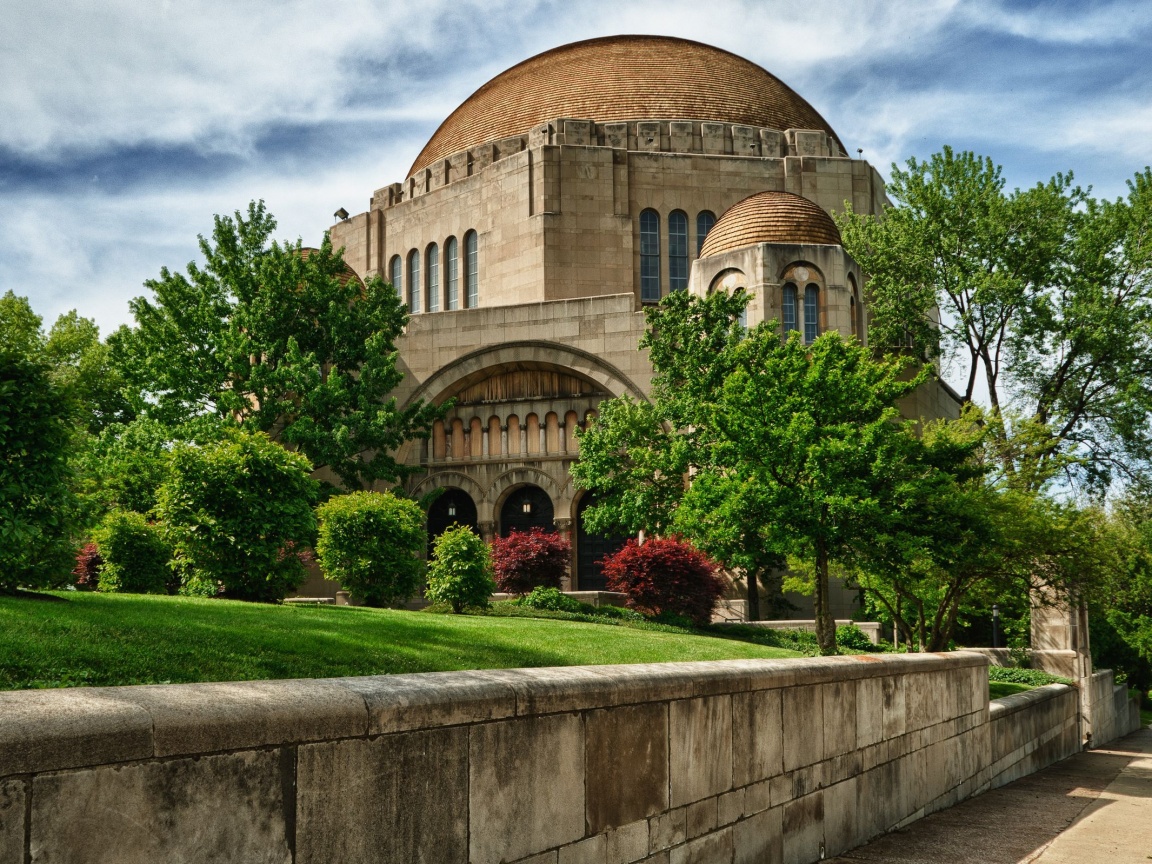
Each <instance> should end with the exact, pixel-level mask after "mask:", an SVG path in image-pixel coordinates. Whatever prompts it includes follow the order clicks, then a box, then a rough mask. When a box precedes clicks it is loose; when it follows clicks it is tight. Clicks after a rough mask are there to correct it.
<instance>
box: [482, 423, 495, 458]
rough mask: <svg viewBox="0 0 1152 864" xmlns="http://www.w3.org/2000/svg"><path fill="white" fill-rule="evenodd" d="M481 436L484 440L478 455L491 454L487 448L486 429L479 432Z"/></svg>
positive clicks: (486, 455) (485, 455)
mask: <svg viewBox="0 0 1152 864" xmlns="http://www.w3.org/2000/svg"><path fill="white" fill-rule="evenodd" d="M481 437H482V438H483V441H484V449H482V450H481V451H480V455H481V456H484V457H488V456H491V455H492V451H491V450H489V449H488V445H489V441H488V430H487V429H485V430H484V431H483V433H481Z"/></svg>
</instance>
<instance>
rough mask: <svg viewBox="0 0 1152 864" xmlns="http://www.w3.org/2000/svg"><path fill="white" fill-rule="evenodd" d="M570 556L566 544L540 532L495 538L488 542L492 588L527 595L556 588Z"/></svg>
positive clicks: (534, 530)
mask: <svg viewBox="0 0 1152 864" xmlns="http://www.w3.org/2000/svg"><path fill="white" fill-rule="evenodd" d="M571 555H572V545H571V544H570V543H569V542H568V541H567V540H565V539H564V538H563V537H561V536H560V535H559V534H555V533H552V532H550V531H545V530H544V529H543V528H533V529H531V530H530V531H513V532H512V533H511V534H509V535H508V536H507V537H497V538H496V539H494V540H493V541H492V566H493V568H494V569H495V571H496V585H497V586H498V587H499V588H500V590H501V591H506V592H508V593H509V594H527V593H528V592H529V591H531V590H532V589H533V588H536V587H544V588H559V587H560V580H561V578H563V576H564V574H565V573H566V572H567V570H568V562H569V560H570V558H571Z"/></svg>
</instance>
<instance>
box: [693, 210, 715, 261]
mask: <svg viewBox="0 0 1152 864" xmlns="http://www.w3.org/2000/svg"><path fill="white" fill-rule="evenodd" d="M715 224H716V214H715V213H713V212H712V211H711V210H701V211H700V212H699V213H698V214H696V257H697V258H699V257H700V250H701V249H703V248H704V238H705V237H707V236H708V232H709V231H711V230H712V226H713V225H715Z"/></svg>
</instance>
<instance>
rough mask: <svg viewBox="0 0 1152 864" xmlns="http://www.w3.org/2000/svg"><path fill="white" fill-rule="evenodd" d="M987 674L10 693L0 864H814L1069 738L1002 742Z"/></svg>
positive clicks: (737, 668) (881, 660) (412, 679)
mask: <svg viewBox="0 0 1152 864" xmlns="http://www.w3.org/2000/svg"><path fill="white" fill-rule="evenodd" d="M985 664H986V660H985V659H984V658H983V657H981V656H978V655H973V654H963V653H956V654H951V655H901V656H893V655H888V656H883V657H878V656H875V655H872V656H864V657H837V658H826V659H802V660H779V661H768V660H763V661H751V660H747V661H727V662H716V663H675V664H650V665H636V666H604V667H575V668H563V669H521V670H501V671H476V672H459V673H434V674H423V675H398V676H382V677H370V678H347V679H330V680H301V681H270V682H249V683H239V684H198V685H174V686H149V687H122V688H91V689H73V690H53V691H43V690H42V691H22V692H11V693H0V864H24V862H26V861H33V862H36V861H52V862H81V861H83V862H86V864H99V862H116V864H134V862H156V861H236V862H245V864H248V862H324V864H330V862H341V864H355V862H368V861H373V862H375V861H401V862H439V864H453V862H459V864H464V862H472V864H498V862H525V864H527V862H532V864H580V862H595V864H626V862H636V861H647V862H659V864H689V862H726V864H734V862H752V861H755V862H777V861H788V862H809V861H816V860H818V859H819V858H820V857H821V856H829V857H830V856H832V855H835V854H837V853H838V852H841V851H843V850H846V849H849V848H851V847H853V846H856V845H858V844H860V843H863V842H865V841H866V840H868V839H869V838H871V837H873V836H875V835H877V834H880V833H882V832H884V831H887V830H890V829H891V828H893V827H896V826H898V825H900V824H903V823H906V822H908V821H911V820H913V819H916V818H919V817H920V816H922V815H924V814H926V813H928V812H932V811H934V810H937V809H940V808H943V807H947V806H950V805H951V804H953V803H955V802H957V801H959V800H961V799H963V798H965V797H967V796H969V795H971V794H974V793H977V792H979V791H981V790H982V789H984V788H987V787H988V786H989V785H990V783H991V782H992V781H993V780H994V779H998V778H1000V777H1002V776H1004V775H1005V773H1006V772H1005V769H1003V767H1002V766H1000V762H1003V761H1004V760H1005V759H1010V760H1011V757H1013V756H1014V754H1016V753H1017V752H1019V751H1021V750H1028V748H1029V743H1028V741H1027V740H1025V739H1027V737H1028V735H1030V734H1033V731H1032V730H1039V729H1041V728H1042V729H1044V730H1047V729H1049V728H1050V727H1051V722H1050V719H1051V718H1048V717H1047V715H1045V718H1046V719H1044V720H1042V721H1039V723H1038V724H1037V723H1033V722H1032V721H1031V720H1028V721H1027V722H1025V718H1027V717H1029V716H1030V715H1031V714H1032V713H1033V708H1032V706H1033V704H1043V705H1047V704H1048V702H1047V701H1043V702H1041V701H1036V702H1034V701H1033V700H1029V701H1028V702H1027V703H1023V702H1021V703H1018V704H1017V703H1011V704H1009V705H1008V706H1007V707H996V708H994V709H993V710H994V716H995V718H996V719H995V721H994V722H993V723H989V708H988V698H987V670H986V665H985ZM1013 698H1014V699H1015V698H1018V697H1013ZM1062 698H1063V697H1062V696H1055V697H1049V701H1054V702H1056V703H1058V704H1059V706H1061V708H1060V710H1064V709H1063V707H1062V706H1063V704H1064V703H1063V701H1061V700H1062ZM1005 701H1008V700H1001V706H1002V703H1003V702H1005ZM1045 710H1048V709H1045ZM1052 710H1054V711H1055V709H1052ZM1056 713H1059V712H1056ZM1053 716H1055V715H1053ZM1041 734H1047V732H1042V733H1041ZM1011 736H1016V737H1011ZM1020 736H1023V737H1022V738H1021V737H1020ZM1010 737H1011V744H1010V745H1009V744H1007V743H1005V744H1001V743H1000V741H1001V739H1003V740H1004V741H1008V740H1009V738H1010ZM1059 740H1060V741H1063V740H1064V739H1063V738H1062V737H1061V738H1060V739H1059ZM1044 746H1045V745H1044V744H1041V745H1040V749H1042V748H1043V747H1044ZM1051 749H1052V748H1049V750H1051ZM1001 750H1003V751H1004V755H1002V756H997V757H996V758H995V759H994V758H993V753H1000V751H1001ZM1033 752H1038V750H1037V749H1034V751H1033ZM1045 752H1049V751H1048V750H1046V751H1045ZM1033 761H1036V760H1033ZM1010 764H1011V765H1012V766H1016V767H1019V768H1020V770H1023V767H1022V766H1024V765H1025V764H1026V763H1024V762H1023V761H1022V760H1021V759H1018V758H1017V759H1015V760H1014V761H1010ZM994 770H995V771H997V772H998V773H995V774H994Z"/></svg>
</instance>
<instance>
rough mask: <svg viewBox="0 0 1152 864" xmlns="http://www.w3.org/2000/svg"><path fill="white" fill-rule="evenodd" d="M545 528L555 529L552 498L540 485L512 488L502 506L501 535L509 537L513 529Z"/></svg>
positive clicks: (547, 529)
mask: <svg viewBox="0 0 1152 864" xmlns="http://www.w3.org/2000/svg"><path fill="white" fill-rule="evenodd" d="M533 528H543V529H544V530H545V531H555V530H556V521H555V519H554V510H553V507H552V499H551V498H549V497H548V493H547V492H545V491H544V490H543V489H541V488H540V487H539V486H533V485H531V484H528V485H525V486H521V487H520V488H518V489H514V490H512V492H510V493H509V495H508V497H507V498H505V499H504V504H503V505H502V506H501V507H500V536H501V537H507V536H508V535H509V534H511V533H512V532H513V531H530V530H531V529H533Z"/></svg>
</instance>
